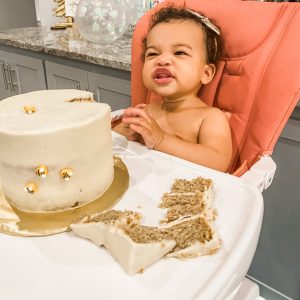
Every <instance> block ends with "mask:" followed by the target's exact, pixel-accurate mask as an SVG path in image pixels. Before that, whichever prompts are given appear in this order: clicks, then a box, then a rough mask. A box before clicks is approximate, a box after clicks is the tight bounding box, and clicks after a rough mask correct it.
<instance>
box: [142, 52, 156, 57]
mask: <svg viewBox="0 0 300 300" xmlns="http://www.w3.org/2000/svg"><path fill="white" fill-rule="evenodd" d="M156 55H158V54H157V53H156V52H147V53H146V55H145V56H146V57H149V56H156Z"/></svg>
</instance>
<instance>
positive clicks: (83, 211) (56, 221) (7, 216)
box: [0, 157, 129, 236]
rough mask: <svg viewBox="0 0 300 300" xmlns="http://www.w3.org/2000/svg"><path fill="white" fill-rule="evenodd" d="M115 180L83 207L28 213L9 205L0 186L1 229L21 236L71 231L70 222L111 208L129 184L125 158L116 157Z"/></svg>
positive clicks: (3, 231) (6, 232)
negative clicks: (54, 211) (102, 192)
mask: <svg viewBox="0 0 300 300" xmlns="http://www.w3.org/2000/svg"><path fill="white" fill-rule="evenodd" d="M114 163H115V165H114V180H113V182H112V184H111V186H110V187H109V189H108V190H107V191H106V192H105V193H104V194H103V195H101V196H100V197H99V198H97V199H96V200H94V201H93V202H90V203H89V204H86V205H84V206H82V207H78V208H74V209H72V210H68V211H64V212H57V213H27V212H22V211H20V210H18V209H17V208H15V207H12V206H10V205H9V203H8V202H7V201H6V199H5V196H4V194H3V191H2V190H1V188H0V232H2V233H5V234H9V235H18V236H45V235H51V234H56V233H61V232H64V231H69V230H70V228H69V225H70V224H71V223H72V222H73V221H74V220H76V219H79V218H81V217H82V216H84V215H91V214H93V213H97V212H102V211H105V210H108V209H110V208H112V207H113V206H114V205H115V204H117V202H118V201H119V199H120V197H121V196H122V195H123V194H124V193H125V191H126V190H127V188H128V185H129V174H128V170H127V167H126V165H125V164H124V163H123V161H122V160H121V159H120V158H118V157H114Z"/></svg>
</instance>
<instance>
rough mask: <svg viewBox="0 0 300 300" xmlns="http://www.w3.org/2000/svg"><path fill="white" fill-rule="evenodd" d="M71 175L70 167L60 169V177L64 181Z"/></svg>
mask: <svg viewBox="0 0 300 300" xmlns="http://www.w3.org/2000/svg"><path fill="white" fill-rule="evenodd" d="M72 176H73V170H72V169H71V168H65V169H62V170H61V171H60V177H61V178H62V179H64V180H65V181H69V180H70V179H71V177H72Z"/></svg>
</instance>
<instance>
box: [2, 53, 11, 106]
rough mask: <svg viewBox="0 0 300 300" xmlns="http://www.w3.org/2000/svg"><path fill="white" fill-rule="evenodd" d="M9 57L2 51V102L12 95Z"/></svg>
mask: <svg viewBox="0 0 300 300" xmlns="http://www.w3.org/2000/svg"><path fill="white" fill-rule="evenodd" d="M8 66H9V64H8V55H7V53H6V52H3V51H0V67H1V75H2V76H1V77H0V100H2V99H4V98H7V97H9V96H11V95H12V93H11V87H10V81H9V74H8V72H9V71H8Z"/></svg>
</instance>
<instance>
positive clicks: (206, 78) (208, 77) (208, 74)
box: [201, 64, 216, 84]
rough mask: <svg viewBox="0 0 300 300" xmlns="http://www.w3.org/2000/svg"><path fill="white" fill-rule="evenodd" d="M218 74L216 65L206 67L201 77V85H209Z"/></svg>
mask: <svg viewBox="0 0 300 300" xmlns="http://www.w3.org/2000/svg"><path fill="white" fill-rule="evenodd" d="M215 73H216V66H215V65H214V64H206V65H205V66H204V70H203V74H202V76H201V83H202V84H208V83H209V82H211V81H212V79H213V78H214V76H215Z"/></svg>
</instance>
